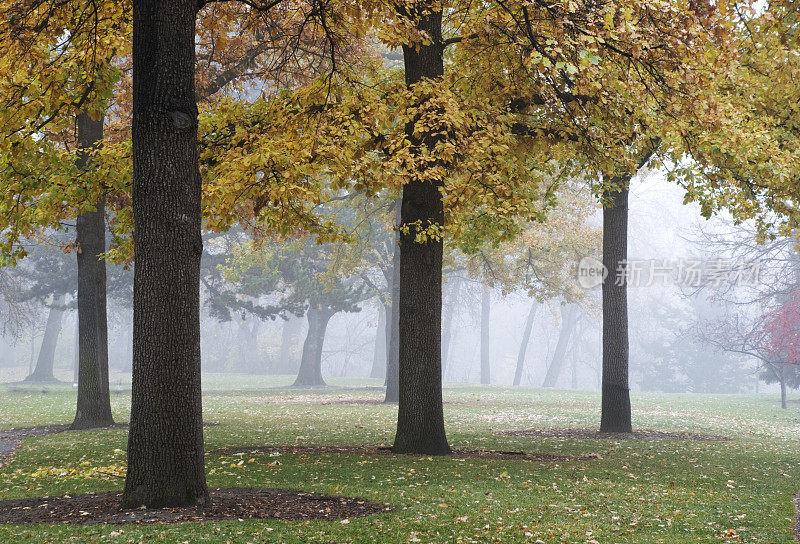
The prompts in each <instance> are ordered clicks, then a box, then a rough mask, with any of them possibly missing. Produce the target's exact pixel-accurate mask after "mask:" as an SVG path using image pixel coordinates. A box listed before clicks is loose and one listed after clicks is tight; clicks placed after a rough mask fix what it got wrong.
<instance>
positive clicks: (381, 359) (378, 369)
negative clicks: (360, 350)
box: [369, 304, 391, 379]
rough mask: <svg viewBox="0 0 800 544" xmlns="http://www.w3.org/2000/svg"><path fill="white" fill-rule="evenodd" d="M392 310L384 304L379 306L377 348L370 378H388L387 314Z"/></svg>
mask: <svg viewBox="0 0 800 544" xmlns="http://www.w3.org/2000/svg"><path fill="white" fill-rule="evenodd" d="M390 311H391V308H387V307H386V306H384V305H383V304H381V305H380V306H378V326H377V328H376V329H375V349H374V352H373V354H372V369H370V372H369V377H370V378H376V379H381V378H383V379H385V378H386V328H387V327H386V314H387V313H388V312H390Z"/></svg>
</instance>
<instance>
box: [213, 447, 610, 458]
mask: <svg viewBox="0 0 800 544" xmlns="http://www.w3.org/2000/svg"><path fill="white" fill-rule="evenodd" d="M245 453H252V454H273V455H274V454H281V455H285V454H292V455H407V456H411V457H429V455H427V454H424V453H420V454H415V453H402V454H401V453H395V452H394V451H392V448H389V447H381V446H243V447H236V448H223V449H219V450H214V451H212V452H210V454H211V455H238V454H245ZM441 457H445V458H447V457H455V458H458V459H500V460H505V461H539V462H565V461H588V460H592V459H599V458H600V456H599V455H597V454H592V453H590V454H588V455H580V456H568V455H557V454H552V453H536V452H524V451H497V450H453V452H452V453H450V454H448V455H443V456H441Z"/></svg>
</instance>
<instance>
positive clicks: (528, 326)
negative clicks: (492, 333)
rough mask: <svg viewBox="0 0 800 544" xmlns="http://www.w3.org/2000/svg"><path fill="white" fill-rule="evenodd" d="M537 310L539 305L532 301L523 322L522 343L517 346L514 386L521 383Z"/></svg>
mask: <svg viewBox="0 0 800 544" xmlns="http://www.w3.org/2000/svg"><path fill="white" fill-rule="evenodd" d="M538 309H539V303H538V302H536V301H533V303H532V304H531V309H530V311H529V312H528V318H527V319H526V320H525V330H524V331H522V341H521V342H520V344H519V354H518V355H517V368H516V369H515V370H514V385H519V384H520V382H521V381H522V369H523V367H524V366H525V353H526V352H527V351H528V344H529V343H530V341H531V331H532V330H533V319H534V318H535V317H536V310H538Z"/></svg>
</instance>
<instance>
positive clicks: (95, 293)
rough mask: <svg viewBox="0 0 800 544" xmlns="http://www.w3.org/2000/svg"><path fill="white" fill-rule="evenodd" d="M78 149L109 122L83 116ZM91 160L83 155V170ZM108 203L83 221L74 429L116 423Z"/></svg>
mask: <svg viewBox="0 0 800 544" xmlns="http://www.w3.org/2000/svg"><path fill="white" fill-rule="evenodd" d="M77 124H78V145H79V146H80V148H81V149H84V150H92V149H96V148H98V147H99V146H100V144H101V143H102V141H103V119H102V118H101V119H98V120H94V119H92V118H90V117H89V116H88V115H87V114H86V113H82V114H80V115H79V116H78V123H77ZM88 159H89V157H88V155H87V154H85V153H82V154H80V155H79V158H78V161H77V162H78V167H79V168H84V167H85V166H86V165H87V161H88ZM105 215H106V213H105V199H104V198H102V197H101V198H100V200H99V201H98V202H97V204H95V211H93V212H84V213H82V214H80V215H79V216H78V220H77V242H78V247H79V251H78V406H77V410H76V411H75V420H74V421H73V422H72V428H73V429H91V428H93V427H107V426H109V425H113V424H114V419H113V417H112V416H111V398H110V395H109V391H108V319H107V316H106V262H105V260H103V257H102V255H103V253H105V251H106V219H105Z"/></svg>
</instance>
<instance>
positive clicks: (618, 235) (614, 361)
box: [600, 178, 632, 433]
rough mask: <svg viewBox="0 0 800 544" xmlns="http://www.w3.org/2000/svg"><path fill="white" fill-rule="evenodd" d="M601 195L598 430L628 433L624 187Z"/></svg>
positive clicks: (625, 200) (625, 212)
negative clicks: (604, 200) (605, 273)
mask: <svg viewBox="0 0 800 544" xmlns="http://www.w3.org/2000/svg"><path fill="white" fill-rule="evenodd" d="M627 181H630V178H628V179H627V180H626V183H624V184H622V185H623V186H624V187H625V189H623V190H621V191H617V192H614V193H606V194H605V196H606V198H607V199H608V201H609V202H610V205H608V206H606V207H604V208H603V265H604V266H605V267H606V269H607V270H608V277H607V278H606V280H605V281H604V282H603V382H602V395H603V399H602V415H601V418H600V431H601V432H604V433H629V432H631V430H632V427H631V399H630V390H629V388H628V290H627V282H626V281H625V280H626V278H625V272H624V267H625V263H626V261H627V258H628V190H627Z"/></svg>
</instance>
